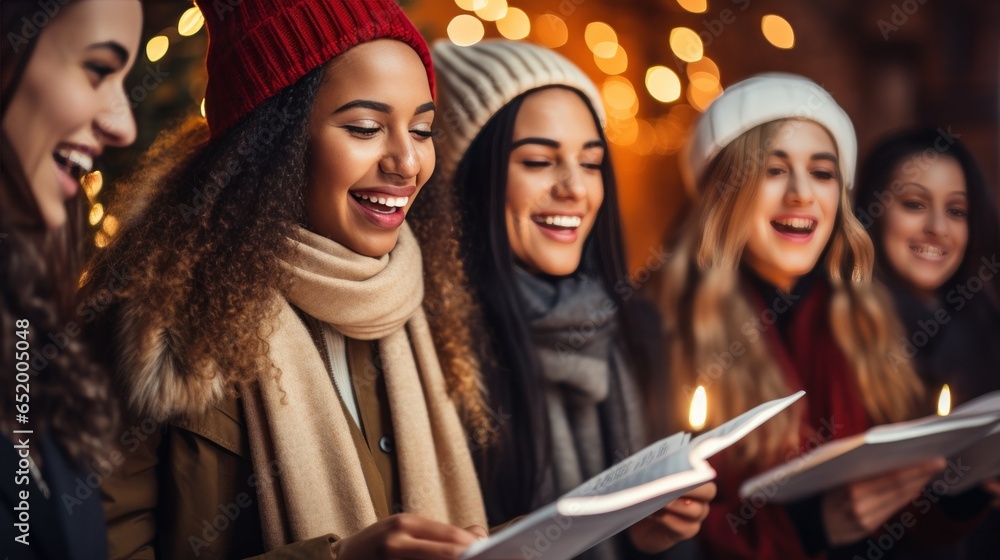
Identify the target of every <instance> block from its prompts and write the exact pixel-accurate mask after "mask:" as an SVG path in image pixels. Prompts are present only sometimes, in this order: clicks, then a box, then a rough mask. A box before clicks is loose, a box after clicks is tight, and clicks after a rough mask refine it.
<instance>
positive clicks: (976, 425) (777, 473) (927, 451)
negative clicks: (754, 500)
mask: <svg viewBox="0 0 1000 560" xmlns="http://www.w3.org/2000/svg"><path fill="white" fill-rule="evenodd" d="M934 457H948V458H950V459H951V460H952V464H954V465H956V466H959V465H960V466H961V473H960V474H961V477H960V478H959V479H958V481H957V483H956V484H950V485H949V489H948V493H949V494H955V493H958V492H962V491H964V490H967V489H968V488H971V487H972V486H975V485H976V484H978V483H979V482H981V481H983V480H984V479H986V478H989V477H990V476H995V475H997V474H1000V391H996V392H993V393H990V394H988V395H984V396H982V397H979V398H977V399H975V400H972V401H969V402H968V403H965V404H964V405H962V406H959V407H956V408H955V409H954V410H953V411H952V413H951V414H950V415H948V416H927V417H924V418H920V419H918V420H912V421H909V422H899V423H896V424H886V425H882V426H876V427H874V428H872V429H870V430H868V431H867V432H865V433H862V434H857V435H854V436H850V437H846V438H842V439H838V440H834V441H831V442H829V443H826V444H824V445H821V446H819V447H817V448H816V449H814V450H812V451H810V452H809V453H806V454H804V455H802V456H800V457H797V458H795V459H792V460H791V461H789V462H787V463H785V464H783V465H779V466H777V467H775V468H773V469H771V470H768V471H766V472H764V473H761V474H760V475H757V476H755V477H753V478H751V479H749V480H747V481H746V482H744V483H743V485H742V486H741V487H740V496H741V497H743V498H747V497H750V496H753V495H756V494H763V495H764V496H766V497H767V499H768V500H772V501H774V502H777V503H781V502H789V501H794V500H798V499H801V498H805V497H808V496H812V495H815V494H818V493H820V492H825V491H827V490H830V489H832V488H835V487H837V486H840V485H842V484H845V483H848V482H851V481H856V480H864V479H866V478H871V477H873V476H878V475H880V474H883V473H886V472H889V471H892V470H896V469H899V468H903V467H907V466H912V465H915V464H917V463H920V462H923V461H927V460H930V459H932V458H934Z"/></svg>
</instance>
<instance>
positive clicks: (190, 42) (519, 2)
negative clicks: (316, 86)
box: [85, 0, 1000, 270]
mask: <svg viewBox="0 0 1000 560" xmlns="http://www.w3.org/2000/svg"><path fill="white" fill-rule="evenodd" d="M214 2H215V4H214V5H217V8H219V9H226V8H227V7H228V6H229V4H230V3H234V4H235V3H237V0H214ZM399 3H400V4H401V5H402V6H403V8H404V9H405V10H406V12H407V13H408V14H409V16H410V18H411V19H412V20H413V21H414V22H415V23H416V25H417V27H418V28H419V29H420V30H421V32H422V33H423V34H424V36H425V37H427V39H428V41H434V40H438V39H441V40H451V41H454V42H455V43H457V44H460V45H470V44H474V43H476V42H478V41H480V40H482V39H484V38H491V37H506V38H508V39H514V40H525V41H531V42H534V43H537V44H540V45H544V46H547V47H550V48H552V49H555V50H556V51H558V52H560V53H561V54H563V55H564V56H566V57H567V58H569V59H570V60H572V61H573V62H575V63H576V64H577V65H579V66H580V67H581V68H582V69H583V70H584V71H585V72H586V73H587V74H588V75H589V76H590V77H591V78H592V79H593V80H594V82H595V83H596V84H597V85H598V87H599V88H600V90H601V93H602V96H603V98H604V102H605V107H606V109H607V111H608V115H609V121H608V130H607V133H608V138H609V140H610V142H611V154H612V157H613V159H614V163H615V167H616V169H617V172H618V176H619V185H620V189H621V198H622V212H623V217H624V224H625V233H626V240H627V244H628V253H629V262H630V265H631V267H632V268H633V270H636V269H639V268H640V267H642V266H643V264H644V262H645V261H646V258H647V255H648V254H649V251H650V250H655V248H657V247H659V245H660V244H661V242H662V240H663V237H664V235H665V234H666V233H667V232H668V231H669V229H670V227H671V225H672V224H673V223H674V222H675V220H676V218H677V216H678V215H679V214H681V213H682V212H684V211H685V209H686V208H687V207H688V205H689V204H690V194H689V193H688V192H686V191H685V188H684V185H683V183H682V181H681V179H680V174H679V171H678V166H677V152H678V150H679V149H680V147H681V144H682V142H683V140H684V137H685V135H686V133H687V131H688V129H689V128H690V126H691V124H692V122H693V121H694V120H695V119H697V118H698V115H699V114H700V112H702V111H704V109H705V108H706V107H707V106H708V105H709V104H710V103H711V102H712V100H714V99H715V97H717V96H718V95H719V94H720V93H721V92H722V89H723V88H725V87H727V86H729V85H731V84H733V83H735V82H737V81H739V80H742V79H744V78H746V77H748V76H751V75H753V74H757V73H760V72H773V71H781V72H793V73H798V74H802V75H804V76H807V77H809V78H811V79H813V80H815V81H816V82H818V83H820V84H821V85H822V86H824V87H825V88H826V89H827V90H828V91H830V92H831V93H832V94H833V96H834V97H835V98H836V99H837V101H838V102H839V103H840V104H841V106H843V107H844V109H845V110H846V111H847V113H848V114H849V115H850V116H851V119H852V120H853V121H854V125H855V128H856V131H857V134H858V141H859V149H860V154H861V156H862V158H863V157H864V154H865V153H866V151H867V150H868V149H869V148H870V147H871V146H872V145H873V144H874V142H875V141H876V140H877V139H878V138H879V137H881V136H882V135H884V134H886V133H887V132H890V131H892V130H895V129H898V128H901V127H906V126H911V125H918V124H919V125H934V126H940V127H942V129H944V131H946V132H948V133H950V134H952V135H955V136H958V137H960V138H961V139H962V141H964V142H965V143H966V144H967V145H968V146H969V147H970V148H971V150H972V151H973V153H974V154H975V155H976V157H977V158H978V159H979V162H980V164H981V165H982V167H983V168H984V170H985V172H986V177H987V179H988V180H989V181H990V184H991V185H992V186H993V189H994V192H995V193H997V195H998V198H1000V189H998V188H997V185H998V179H1000V2H998V1H996V0H827V1H823V2H804V1H794V0H400V1H399ZM145 6H146V22H145V30H144V34H143V39H144V47H145V48H144V52H143V53H142V54H141V55H140V58H139V60H138V61H137V63H136V65H135V70H134V71H133V73H132V76H131V77H130V80H129V84H128V93H129V96H130V98H131V100H132V103H133V107H134V110H135V113H136V120H137V123H138V126H139V139H138V141H137V142H136V143H135V145H134V146H133V147H131V148H130V149H128V150H117V151H115V153H114V154H110V155H109V157H108V158H107V159H106V160H105V161H104V162H103V165H102V169H101V171H100V173H94V174H92V175H91V176H89V177H88V178H87V180H86V181H85V190H86V192H87V193H88V195H89V197H90V200H91V203H92V205H93V207H92V210H91V213H90V222H91V225H92V226H94V232H93V233H94V238H93V239H94V244H95V245H96V246H103V245H104V244H106V243H107V241H108V239H109V237H110V236H111V235H114V234H115V232H116V231H117V227H118V221H117V219H116V218H115V216H112V215H108V214H106V213H105V212H104V206H103V201H104V200H107V198H108V195H109V193H111V192H112V191H113V189H114V183H115V180H116V178H120V177H121V176H122V175H124V174H126V173H127V172H128V171H129V170H130V168H132V167H133V166H135V165H136V164H137V162H138V161H139V159H138V158H139V155H140V154H141V153H142V152H143V151H145V149H146V148H147V147H148V146H149V144H150V143H151V142H152V141H153V139H154V138H155V137H156V135H157V134H158V133H159V132H160V131H162V130H165V129H167V128H169V127H172V126H173V125H174V124H176V123H177V122H178V121H179V120H180V119H181V118H182V117H183V116H186V115H188V114H191V113H196V112H199V111H201V106H202V99H203V98H204V93H205V84H206V80H207V78H206V75H205V70H204V55H205V50H206V47H207V42H208V36H207V33H206V30H205V28H204V25H203V24H204V20H203V18H202V16H201V13H200V12H199V11H198V8H196V7H194V4H193V3H192V2H190V1H186V0H164V1H147V2H145Z"/></svg>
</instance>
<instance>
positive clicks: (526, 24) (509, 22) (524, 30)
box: [497, 8, 531, 41]
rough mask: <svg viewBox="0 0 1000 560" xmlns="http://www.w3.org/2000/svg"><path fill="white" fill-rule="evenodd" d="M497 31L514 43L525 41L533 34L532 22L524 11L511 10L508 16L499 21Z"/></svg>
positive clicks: (508, 11)
mask: <svg viewBox="0 0 1000 560" xmlns="http://www.w3.org/2000/svg"><path fill="white" fill-rule="evenodd" d="M497 31H499V32H500V34H501V35H503V36H504V37H506V38H507V39H510V40H512V41H517V40H519V39H524V38H525V37H527V36H528V33H530V32H531V20H530V19H528V14H526V13H524V10H521V9H518V8H509V9H508V10H507V15H505V16H504V17H502V18H500V19H498V20H497Z"/></svg>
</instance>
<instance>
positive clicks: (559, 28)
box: [531, 14, 569, 49]
mask: <svg viewBox="0 0 1000 560" xmlns="http://www.w3.org/2000/svg"><path fill="white" fill-rule="evenodd" d="M531 30H532V31H533V32H534V33H535V40H536V41H538V43H539V44H540V45H542V46H544V47H548V48H550V49H554V48H557V47H561V46H563V45H565V44H566V41H568V40H569V29H568V28H567V27H566V22H565V21H563V20H562V18H561V17H559V16H557V15H555V14H542V15H540V16H538V17H537V18H535V25H534V26H532V28H531Z"/></svg>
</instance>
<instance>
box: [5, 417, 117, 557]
mask: <svg viewBox="0 0 1000 560" xmlns="http://www.w3.org/2000/svg"><path fill="white" fill-rule="evenodd" d="M14 435H15V436H21V435H25V436H27V437H28V438H29V441H28V442H27V443H28V445H30V447H31V450H32V452H33V453H38V454H39V455H40V456H41V458H42V460H41V463H42V464H41V471H42V479H43V481H44V482H45V484H47V485H48V488H49V491H50V495H49V498H48V499H46V498H45V496H44V494H43V492H42V490H41V489H40V488H39V487H38V485H37V484H36V483H35V479H34V477H32V476H31V474H30V473H23V472H22V473H20V474H19V473H17V471H18V468H19V467H18V462H19V460H20V457H19V455H18V453H19V449H16V448H15V446H16V442H13V441H11V440H10V439H8V438H7V437H5V436H2V435H0V465H2V469H3V471H2V473H0V543H2V544H0V551H2V552H0V554H2V555H3V556H5V557H6V556H8V555H9V557H10V558H12V559H20V558H25V559H29V558H30V559H36V558H38V559H41V558H51V559H59V560H62V559H71V560H93V559H104V558H107V557H108V547H107V531H106V529H105V526H104V512H103V510H102V509H101V493H100V489H99V484H100V479H99V478H98V477H97V476H96V475H93V474H90V473H88V472H87V471H85V470H83V469H80V468H79V467H77V466H76V465H75V464H73V463H72V462H71V461H70V460H69V459H68V458H67V457H66V456H65V454H64V453H63V452H62V450H61V449H60V448H59V447H58V446H57V445H56V444H55V443H54V442H52V441H51V440H49V439H47V438H44V437H43V438H38V437H36V436H34V435H32V434H14ZM21 482H26V483H27V484H20V483H21ZM24 491H27V492H28V500H27V501H26V503H27V515H28V535H27V541H28V545H27V546H26V545H24V544H21V543H20V542H17V541H15V540H14V539H15V538H16V537H18V536H19V535H21V534H22V532H21V531H20V530H18V528H16V527H15V525H14V524H15V523H19V520H18V516H21V515H22V510H24V505H25V503H24V502H22V500H21V499H20V496H21V492H24ZM15 508H17V509H15Z"/></svg>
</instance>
